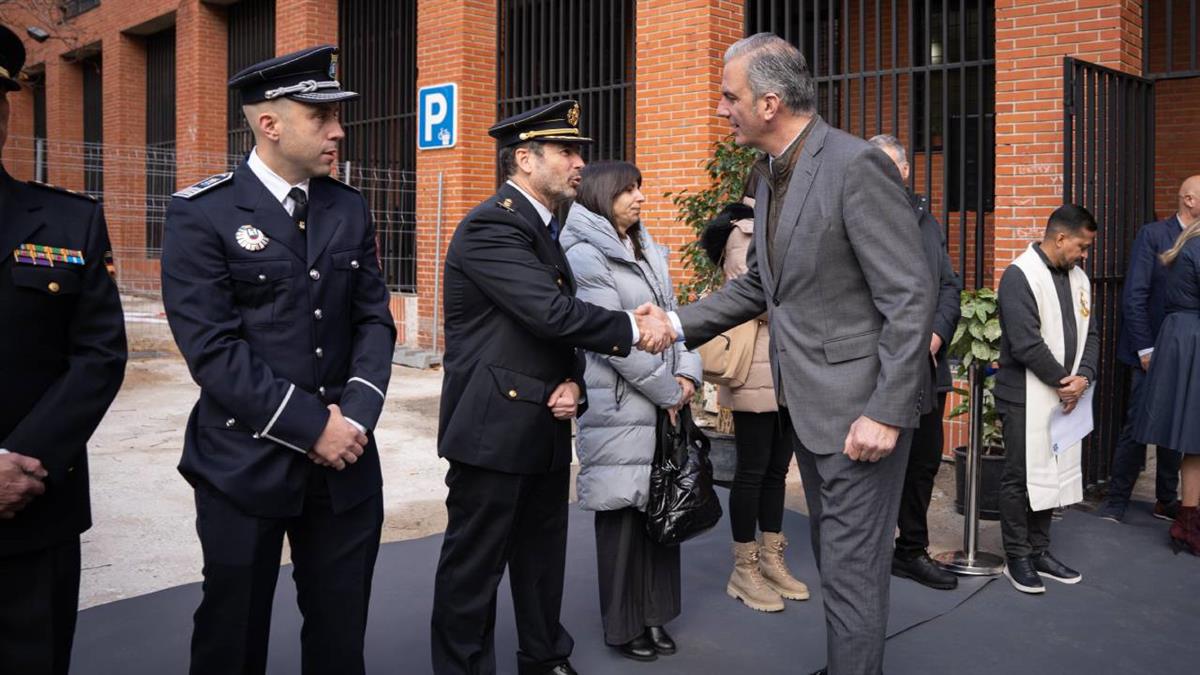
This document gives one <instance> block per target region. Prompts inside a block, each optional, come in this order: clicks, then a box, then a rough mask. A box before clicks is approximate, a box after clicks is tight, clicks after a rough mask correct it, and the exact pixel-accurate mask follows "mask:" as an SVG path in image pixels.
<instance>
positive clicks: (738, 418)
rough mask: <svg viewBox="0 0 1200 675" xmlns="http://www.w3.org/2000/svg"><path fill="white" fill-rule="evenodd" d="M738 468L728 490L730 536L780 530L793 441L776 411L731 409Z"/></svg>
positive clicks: (739, 538) (743, 538) (750, 537)
mask: <svg viewBox="0 0 1200 675" xmlns="http://www.w3.org/2000/svg"><path fill="white" fill-rule="evenodd" d="M733 435H734V443H735V444H736V445H737V470H736V471H735V472H734V474H733V485H732V486H731V487H730V490H729V524H730V527H731V529H732V530H733V540H734V541H736V542H740V543H743V544H744V543H747V542H751V541H754V535H755V532H756V531H757V530H759V529H761V530H762V531H763V532H779V531H780V529H781V528H782V527H783V491H784V485H783V484H784V481H785V480H786V479H787V472H788V465H789V464H790V463H791V461H792V441H791V439H790V438H788V436H787V434H786V433H784V429H783V425H782V424H780V420H779V413H774V412H765V413H751V412H737V411H734V413H733Z"/></svg>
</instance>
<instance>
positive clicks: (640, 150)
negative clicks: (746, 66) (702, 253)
mask: <svg viewBox="0 0 1200 675" xmlns="http://www.w3.org/2000/svg"><path fill="white" fill-rule="evenodd" d="M742 35H743V25H742V3H741V2H738V1H736V0H686V1H678V0H638V3H637V51H636V53H637V59H638V62H637V99H636V100H637V105H636V109H637V118H636V124H635V127H636V129H637V132H636V133H637V149H636V153H637V157H636V159H635V162H636V164H637V165H638V167H639V168H640V169H641V171H642V191H643V192H645V193H646V204H645V206H644V207H643V209H642V220H643V221H644V222H645V223H646V225H647V227H649V228H650V231H651V232H652V233H653V234H654V237H655V238H656V239H657V240H658V241H659V243H660V244H663V245H666V246H667V247H669V248H670V259H671V269H672V272H673V274H675V278H676V279H677V280H678V279H680V278H681V276H682V267H681V259H682V255H681V254H680V252H679V250H680V248H681V247H682V246H683V245H684V244H686V243H687V242H689V241H691V240H693V239H694V238H695V236H696V235H695V233H693V232H692V231H691V230H690V228H688V227H687V226H686V225H684V224H682V223H679V222H677V221H676V219H675V218H676V210H675V207H674V206H673V205H672V204H671V201H670V200H669V199H668V198H666V197H664V196H663V193H665V192H678V191H680V190H683V189H689V190H693V191H695V190H697V189H702V188H704V187H707V184H708V183H707V181H708V177H707V175H706V174H705V172H704V168H703V167H704V163H705V161H707V160H708V158H709V157H710V155H711V152H712V145H713V143H715V142H717V141H718V140H720V139H721V138H723V137H725V136H726V135H728V133H729V126H728V123H726V122H725V120H722V119H720V118H719V117H717V116H716V105H717V95H718V92H719V91H720V88H721V69H722V66H723V64H724V55H725V49H726V48H728V47H729V45H731V44H733V43H734V42H736V41H737V40H739V39H741V37H742ZM585 114H586V111H585Z"/></svg>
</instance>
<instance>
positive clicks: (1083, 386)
mask: <svg viewBox="0 0 1200 675" xmlns="http://www.w3.org/2000/svg"><path fill="white" fill-rule="evenodd" d="M1059 384H1061V385H1062V386H1061V387H1059V388H1058V399H1059V400H1060V401H1062V402H1063V403H1075V402H1077V401H1079V397H1080V396H1083V392H1084V391H1085V390H1087V386H1088V381H1087V378H1086V377H1084V376H1082V375H1068V376H1066V377H1064V378H1063V379H1062V380H1060V381H1059ZM1067 412H1070V411H1069V410H1068V411H1067Z"/></svg>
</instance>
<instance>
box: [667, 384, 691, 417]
mask: <svg viewBox="0 0 1200 675" xmlns="http://www.w3.org/2000/svg"><path fill="white" fill-rule="evenodd" d="M675 381H676V382H678V383H679V388H680V389H681V390H682V393H683V395H682V396H680V397H679V403H676V404H675V405H673V406H671V407H670V408H667V417H669V418H671V424H676V423H677V422H678V417H677V416H678V414H679V411H680V410H683V407H684V406H685V405H690V404H691V402H692V397H693V396H695V395H696V383H694V382H692V381H691V380H689V379H688V378H686V377H684V376H682V375H676V376H675Z"/></svg>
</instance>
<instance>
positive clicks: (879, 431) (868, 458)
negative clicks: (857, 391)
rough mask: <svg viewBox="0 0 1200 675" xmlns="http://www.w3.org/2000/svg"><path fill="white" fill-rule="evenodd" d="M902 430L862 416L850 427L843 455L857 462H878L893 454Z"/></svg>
mask: <svg viewBox="0 0 1200 675" xmlns="http://www.w3.org/2000/svg"><path fill="white" fill-rule="evenodd" d="M899 438H900V428H899V427H893V426H891V425H889V424H883V423H882V422H876V421H875V420H873V419H871V418H870V417H863V416H860V417H859V418H858V419H856V420H854V423H853V424H851V425H850V433H848V434H846V443H845V445H844V446H843V447H842V454H843V455H845V456H847V457H849V458H850V459H852V460H854V461H856V462H878V461H879V460H881V459H883V458H884V457H887V456H888V455H890V454H892V451H893V450H895V449H896V441H897V440H898V439H899Z"/></svg>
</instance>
